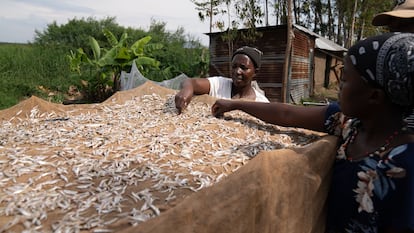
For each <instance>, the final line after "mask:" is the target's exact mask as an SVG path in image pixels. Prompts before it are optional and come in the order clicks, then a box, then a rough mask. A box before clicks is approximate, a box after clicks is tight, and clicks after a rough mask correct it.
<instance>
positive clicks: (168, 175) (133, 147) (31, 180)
mask: <svg viewBox="0 0 414 233" xmlns="http://www.w3.org/2000/svg"><path fill="white" fill-rule="evenodd" d="M228 116H229V119H230V120H223V119H217V118H215V117H213V116H212V115H211V106H210V105H209V104H206V103H202V102H197V101H193V102H192V103H191V104H190V105H189V106H188V108H187V110H186V112H185V114H180V115H177V110H176V108H175V103H174V95H164V96H161V95H158V94H157V93H154V94H148V95H142V96H134V97H132V98H131V99H130V100H127V101H125V102H124V103H118V100H115V99H112V100H111V101H108V102H106V103H105V104H97V105H88V106H87V110H82V109H79V108H73V109H72V110H70V111H67V112H65V113H56V112H44V111H41V107H40V106H39V105H37V106H34V107H33V109H32V110H31V111H30V113H28V114H27V116H26V118H24V116H23V114H22V111H19V112H17V113H16V114H15V116H14V118H12V119H9V120H8V121H3V122H2V125H1V126H0V219H1V220H3V218H4V219H6V217H7V219H8V220H7V222H6V223H5V225H4V226H1V228H0V232H3V231H10V232H12V231H17V230H16V229H22V228H23V229H24V231H25V232H51V231H53V232H98V233H99V232H113V231H114V230H113V229H112V228H111V225H112V224H116V222H117V221H119V220H121V219H128V221H129V222H130V223H131V224H132V225H136V224H140V223H142V222H145V221H147V220H148V219H150V218H153V217H156V216H158V215H160V214H161V211H163V210H165V208H161V207H160V206H162V205H165V204H167V203H168V202H170V201H173V200H180V199H179V198H180V196H179V195H182V194H181V193H187V192H188V190H185V189H189V190H192V191H194V192H197V191H200V190H202V189H204V188H206V187H209V186H211V185H214V184H215V183H217V182H220V181H221V180H223V179H224V178H225V177H226V176H228V175H229V174H231V173H233V172H234V171H236V170H237V169H239V168H240V167H242V166H243V165H245V164H246V163H248V161H249V160H250V159H251V158H253V157H254V156H256V155H257V154H258V153H259V152H260V151H262V150H273V149H278V148H286V147H297V146H301V145H305V144H307V143H309V142H311V141H313V140H314V139H316V138H317V137H318V136H317V135H312V134H304V133H302V132H298V131H297V130H296V129H285V128H283V130H281V128H280V127H277V126H273V125H269V124H266V123H265V122H262V121H260V120H258V119H254V118H253V117H251V116H249V115H247V114H244V113H242V112H240V111H235V112H231V113H229V114H228ZM231 119H233V120H231ZM282 132H283V133H282ZM183 191H184V192H183ZM10 216H11V218H10ZM53 217H54V218H56V219H53V223H51V224H48V225H47V222H46V221H45V219H46V218H53Z"/></svg>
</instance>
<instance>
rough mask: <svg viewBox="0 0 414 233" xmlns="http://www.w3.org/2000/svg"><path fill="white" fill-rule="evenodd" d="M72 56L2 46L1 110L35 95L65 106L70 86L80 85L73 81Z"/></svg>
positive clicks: (58, 50)
mask: <svg viewBox="0 0 414 233" xmlns="http://www.w3.org/2000/svg"><path fill="white" fill-rule="evenodd" d="M68 53H69V52H68V51H66V50H64V49H62V48H44V47H39V46H33V45H27V44H4V43H3V44H0V109H5V108H9V107H11V106H13V105H15V104H17V103H18V102H19V101H21V100H24V99H25V98H28V97H30V96H32V95H36V96H39V97H41V98H44V99H49V100H51V101H53V102H62V101H63V99H64V97H63V94H64V93H65V92H67V90H68V88H69V86H70V85H75V84H76V83H78V82H77V81H76V80H74V79H72V78H71V77H70V71H69V64H68V60H66V55H67V54H68ZM45 90H47V91H45Z"/></svg>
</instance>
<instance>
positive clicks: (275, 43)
mask: <svg viewBox="0 0 414 233" xmlns="http://www.w3.org/2000/svg"><path fill="white" fill-rule="evenodd" d="M243 30H245V29H241V30H239V32H241V31H243ZM257 31H258V32H259V33H261V34H262V36H261V37H258V38H257V39H256V41H255V42H254V43H250V44H246V43H244V42H243V41H241V40H240V39H239V40H237V39H236V40H235V42H234V43H233V48H232V49H233V50H235V49H237V48H239V47H241V46H244V45H249V46H253V47H257V48H258V49H260V50H261V51H262V52H263V57H262V65H261V69H260V71H259V73H258V74H257V77H256V80H257V82H258V83H259V86H260V87H261V88H262V89H263V90H264V91H265V93H266V96H267V98H268V99H269V100H270V101H278V102H281V101H282V100H283V98H281V97H282V96H281V93H282V80H283V77H284V76H283V75H284V74H283V66H284V63H285V50H286V42H287V26H286V25H277V26H268V27H259V28H257ZM224 33H225V32H217V33H209V34H208V35H209V37H210V67H209V76H216V75H221V76H225V77H230V75H229V74H230V71H229V69H230V66H229V63H230V62H231V61H230V58H231V57H230V58H229V56H231V54H232V52H230V53H229V49H228V44H227V42H226V41H224V40H223V39H222V35H223V34H224ZM293 33H294V38H293V41H292V56H291V59H290V65H289V73H288V80H287V87H286V88H287V89H286V95H287V97H286V100H287V102H289V103H299V102H300V101H301V99H303V98H308V97H309V96H310V95H312V94H313V93H314V91H315V88H316V89H317V88H319V86H324V87H327V85H329V80H331V79H332V78H333V79H334V81H335V80H336V78H339V76H340V75H341V74H340V69H336V68H338V67H339V66H340V64H342V58H343V53H344V51H346V49H345V48H343V47H341V46H339V45H337V44H335V43H333V42H332V41H329V40H327V39H325V38H322V37H321V36H319V35H317V34H315V33H313V32H311V31H309V30H307V29H306V28H304V27H301V26H298V25H294V26H293ZM315 51H316V52H315ZM229 54H230V55H229ZM339 63H340V64H339ZM338 72H339V73H338ZM314 77H316V78H314ZM320 80H323V81H320Z"/></svg>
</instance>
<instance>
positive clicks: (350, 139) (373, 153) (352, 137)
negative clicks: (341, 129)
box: [342, 124, 407, 161]
mask: <svg viewBox="0 0 414 233" xmlns="http://www.w3.org/2000/svg"><path fill="white" fill-rule="evenodd" d="M359 127H360V124H357V125H355V128H353V130H352V133H351V135H350V136H349V137H348V138H347V139H346V141H345V143H344V144H343V145H342V147H343V153H344V155H345V157H346V159H347V160H349V161H354V160H359V159H361V158H365V157H368V156H369V157H373V156H380V155H381V154H382V153H383V152H384V151H386V150H387V149H389V146H390V144H391V142H392V141H393V140H394V139H395V138H396V137H397V136H398V135H399V134H400V132H404V131H406V130H407V127H406V126H403V127H401V128H400V129H398V130H395V131H394V132H392V134H391V135H389V136H388V137H387V138H386V139H385V143H384V145H382V146H380V147H378V148H377V149H376V150H374V151H371V152H369V151H367V152H365V153H364V155H363V156H361V157H358V158H356V159H354V158H352V157H349V156H348V155H347V153H346V152H347V148H348V146H349V144H352V143H353V142H354V141H355V138H356V136H357V135H358V128H359Z"/></svg>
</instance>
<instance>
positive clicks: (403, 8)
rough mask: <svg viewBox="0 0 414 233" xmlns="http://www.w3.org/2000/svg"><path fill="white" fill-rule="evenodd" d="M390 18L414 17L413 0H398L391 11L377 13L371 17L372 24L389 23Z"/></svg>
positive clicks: (382, 24) (383, 24)
mask: <svg viewBox="0 0 414 233" xmlns="http://www.w3.org/2000/svg"><path fill="white" fill-rule="evenodd" d="M392 18H404V19H408V18H414V0H398V1H397V5H396V6H395V7H394V9H393V10H392V11H387V12H382V13H380V14H377V15H376V16H375V17H374V18H373V19H372V25H374V26H385V25H389V23H390V21H391V19H392Z"/></svg>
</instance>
